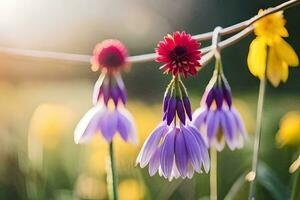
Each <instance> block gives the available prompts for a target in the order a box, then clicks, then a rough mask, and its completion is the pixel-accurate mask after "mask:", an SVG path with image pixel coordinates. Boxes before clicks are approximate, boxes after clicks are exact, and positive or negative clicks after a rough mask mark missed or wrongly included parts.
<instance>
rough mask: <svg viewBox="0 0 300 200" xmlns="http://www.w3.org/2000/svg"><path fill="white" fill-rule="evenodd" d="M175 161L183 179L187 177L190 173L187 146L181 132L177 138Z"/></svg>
mask: <svg viewBox="0 0 300 200" xmlns="http://www.w3.org/2000/svg"><path fill="white" fill-rule="evenodd" d="M175 161H176V165H177V169H178V171H179V173H180V174H181V176H182V177H186V176H187V171H188V161H189V160H188V154H187V149H186V146H185V140H184V136H183V133H182V132H180V133H178V134H177V135H176V138H175Z"/></svg>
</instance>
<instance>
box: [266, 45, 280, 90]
mask: <svg viewBox="0 0 300 200" xmlns="http://www.w3.org/2000/svg"><path fill="white" fill-rule="evenodd" d="M282 63H283V61H282V60H281V59H280V57H279V56H278V54H277V51H276V50H275V49H274V47H270V48H269V55H268V65H267V76H268V79H269V80H270V82H271V83H272V85H273V86H274V87H277V86H278V85H279V83H280V80H281V69H282Z"/></svg>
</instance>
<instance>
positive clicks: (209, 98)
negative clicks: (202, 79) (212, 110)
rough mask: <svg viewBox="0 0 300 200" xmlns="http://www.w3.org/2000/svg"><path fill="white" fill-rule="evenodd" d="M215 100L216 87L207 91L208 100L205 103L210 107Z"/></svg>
mask: <svg viewBox="0 0 300 200" xmlns="http://www.w3.org/2000/svg"><path fill="white" fill-rule="evenodd" d="M213 100H214V88H211V89H210V90H209V91H208V92H207V95H206V100H205V103H206V105H207V107H208V108H209V107H210V106H211V104H212V102H213Z"/></svg>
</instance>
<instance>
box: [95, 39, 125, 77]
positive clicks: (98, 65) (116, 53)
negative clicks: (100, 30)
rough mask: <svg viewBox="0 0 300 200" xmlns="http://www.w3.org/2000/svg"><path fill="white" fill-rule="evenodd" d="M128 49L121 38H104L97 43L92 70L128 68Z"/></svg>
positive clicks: (109, 70) (110, 70)
mask: <svg viewBox="0 0 300 200" xmlns="http://www.w3.org/2000/svg"><path fill="white" fill-rule="evenodd" d="M127 57H128V53H127V49H126V47H125V46H124V44H122V43H121V42H120V41H119V40H112V39H109V40H104V41H103V42H101V43H99V44H97V45H96V47H95V49H94V52H93V56H92V59H91V64H92V70H93V71H97V70H98V69H105V70H107V71H108V72H114V71H118V70H120V68H126V67H127V66H128V62H127Z"/></svg>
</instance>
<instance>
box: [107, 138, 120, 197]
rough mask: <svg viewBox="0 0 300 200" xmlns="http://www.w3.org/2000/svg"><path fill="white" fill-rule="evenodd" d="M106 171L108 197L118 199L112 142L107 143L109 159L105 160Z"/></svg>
mask: <svg viewBox="0 0 300 200" xmlns="http://www.w3.org/2000/svg"><path fill="white" fill-rule="evenodd" d="M106 171H107V188H108V193H109V199H112V200H118V188H117V175H116V169H115V159H114V149H113V142H111V143H109V159H108V160H107V169H106Z"/></svg>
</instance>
